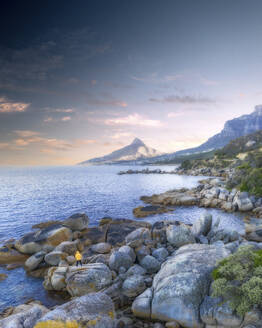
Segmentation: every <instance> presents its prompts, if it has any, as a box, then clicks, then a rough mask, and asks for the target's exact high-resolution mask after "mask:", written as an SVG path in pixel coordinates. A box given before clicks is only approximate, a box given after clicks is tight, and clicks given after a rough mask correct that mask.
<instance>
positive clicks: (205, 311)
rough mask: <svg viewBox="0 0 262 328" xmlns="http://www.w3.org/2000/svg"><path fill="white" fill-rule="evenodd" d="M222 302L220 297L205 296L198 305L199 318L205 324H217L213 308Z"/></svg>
mask: <svg viewBox="0 0 262 328" xmlns="http://www.w3.org/2000/svg"><path fill="white" fill-rule="evenodd" d="M221 302H222V299H221V298H220V297H216V298H214V297H211V296H205V298H204V301H203V302H202V304H201V306H200V318H201V320H202V321H203V322H204V323H205V324H207V325H214V326H216V325H217V320H216V318H215V314H214V310H215V308H216V306H218V305H219V304H220V303H221Z"/></svg>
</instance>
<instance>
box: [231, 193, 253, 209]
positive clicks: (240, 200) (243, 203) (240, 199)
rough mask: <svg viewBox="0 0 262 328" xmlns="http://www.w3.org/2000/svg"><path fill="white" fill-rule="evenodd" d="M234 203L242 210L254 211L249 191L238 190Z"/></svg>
mask: <svg viewBox="0 0 262 328" xmlns="http://www.w3.org/2000/svg"><path fill="white" fill-rule="evenodd" d="M233 205H234V206H236V207H237V208H238V210H239V211H241V212H248V211H252V210H253V207H254V206H253V203H252V201H251V200H250V198H249V197H248V193H247V192H238V193H237V194H236V196H235V198H234V201H233Z"/></svg>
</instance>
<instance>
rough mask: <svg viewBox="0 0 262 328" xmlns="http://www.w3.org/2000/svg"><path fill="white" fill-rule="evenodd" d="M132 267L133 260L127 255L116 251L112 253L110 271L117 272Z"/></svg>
mask: <svg viewBox="0 0 262 328" xmlns="http://www.w3.org/2000/svg"><path fill="white" fill-rule="evenodd" d="M132 265H133V260H132V258H131V257H130V256H129V255H128V254H127V253H123V252H119V251H116V252H114V253H112V254H111V256H110V258H109V267H110V269H111V270H115V271H117V272H118V270H119V269H120V268H121V267H124V268H125V269H129V268H130V267H131V266H132Z"/></svg>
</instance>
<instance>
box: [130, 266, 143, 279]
mask: <svg viewBox="0 0 262 328" xmlns="http://www.w3.org/2000/svg"><path fill="white" fill-rule="evenodd" d="M145 273H146V270H145V269H144V268H142V267H141V266H140V265H138V264H135V265H133V266H131V268H129V269H128V270H127V272H126V276H127V277H129V276H133V275H141V276H143V275H144V274H145Z"/></svg>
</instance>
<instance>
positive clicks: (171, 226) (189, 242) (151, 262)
mask: <svg viewBox="0 0 262 328" xmlns="http://www.w3.org/2000/svg"><path fill="white" fill-rule="evenodd" d="M88 223H89V220H88V217H87V216H86V215H85V214H75V215H73V216H72V217H70V218H68V219H67V220H65V221H64V222H63V223H56V222H53V223H50V225H48V224H44V225H42V226H41V225H40V227H42V228H39V229H38V230H36V231H34V232H31V233H28V234H27V235H25V236H23V237H22V238H21V239H20V240H17V241H15V242H13V243H11V242H9V243H7V244H6V245H4V246H3V247H2V248H1V249H0V261H1V263H2V264H3V263H5V265H7V264H8V260H7V259H8V258H9V262H10V261H11V262H16V261H17V260H18V259H19V261H20V263H23V265H24V268H25V270H27V272H28V273H29V274H31V275H33V276H38V277H42V278H43V279H44V281H43V288H45V289H47V290H52V291H54V292H57V293H61V292H63V293H65V294H67V295H68V298H70V297H71V300H70V301H67V302H65V303H64V304H63V305H58V306H56V307H54V308H52V309H47V308H46V307H44V306H43V305H41V304H39V302H37V301H31V302H28V303H27V304H23V305H19V306H18V307H15V308H9V309H7V310H6V311H4V312H3V313H2V314H1V316H0V318H1V319H0V327H1V328H21V327H26V328H42V327H47V328H48V327H60V326H59V325H58V324H61V322H62V323H64V326H61V327H67V326H66V323H67V322H69V323H71V324H72V327H97V328H110V327H111V328H113V327H114V328H121V327H130V328H131V327H138V328H139V327H141V328H143V327H145V328H163V327H189V328H191V327H192V328H194V327H206V328H215V327H218V326H219V327H221V328H223V327H225V328H226V327H245V328H247V327H249V328H250V327H251V326H250V322H251V321H250V316H251V318H253V319H252V320H253V321H254V322H252V324H254V325H257V326H254V327H260V326H261V324H262V321H261V320H262V315H261V313H260V311H259V310H258V309H254V310H253V311H252V315H250V313H249V314H246V315H245V316H242V317H240V316H238V315H236V314H235V313H233V311H232V310H231V309H230V307H229V305H228V304H227V303H224V304H222V305H221V304H217V302H215V300H214V299H213V298H212V296H211V289H212V287H211V286H212V277H211V272H212V270H213V269H214V268H215V267H216V263H217V261H218V260H220V259H223V258H225V257H227V256H229V255H230V254H232V253H235V252H236V250H237V249H238V248H239V247H240V246H243V245H252V247H254V248H255V249H262V236H260V239H259V238H253V235H252V234H251V235H249V236H240V235H239V234H238V232H236V231H226V230H224V229H221V228H220V226H219V221H215V222H213V219H212V216H211V215H210V214H208V213H206V214H204V215H202V216H201V217H200V218H199V219H198V220H196V221H195V222H194V224H193V225H192V226H191V225H185V224H183V223H179V222H177V221H161V222H157V223H155V224H154V225H151V224H149V223H147V222H141V221H139V222H138V221H132V220H124V219H123V220H120V219H118V220H113V219H111V218H104V219H101V221H100V224H99V226H97V227H89V226H88ZM247 237H248V238H247ZM258 239H259V240H258ZM251 240H252V241H251ZM254 240H255V241H254ZM77 249H78V250H80V251H81V252H82V254H83V258H84V264H83V266H82V267H80V266H79V267H76V266H75V259H74V256H73V255H74V253H75V251H76V250H77ZM25 259H26V260H25ZM9 264H10V263H9ZM254 318H255V319H254ZM51 323H52V324H53V326H51ZM56 323H57V326H56V325H55V324H56ZM211 323H212V324H211ZM48 324H50V326H48ZM73 324H75V326H73ZM259 325H260V326H259ZM68 327H71V326H68ZM252 327H253V326H252Z"/></svg>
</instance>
